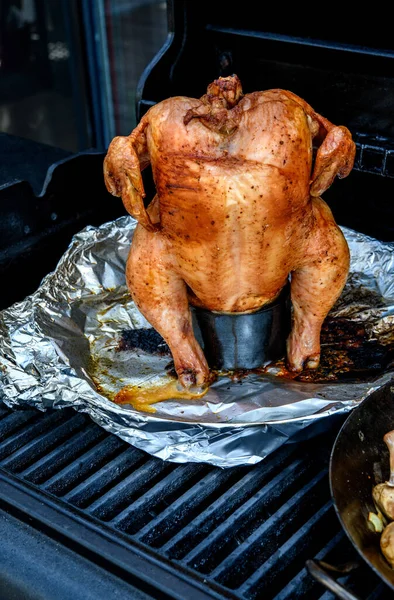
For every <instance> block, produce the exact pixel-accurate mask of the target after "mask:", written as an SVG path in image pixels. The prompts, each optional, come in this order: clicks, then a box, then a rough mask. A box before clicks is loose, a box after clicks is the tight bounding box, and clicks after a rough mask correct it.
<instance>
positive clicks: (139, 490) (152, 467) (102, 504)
mask: <svg viewBox="0 0 394 600" xmlns="http://www.w3.org/2000/svg"><path fill="white" fill-rule="evenodd" d="M173 468H174V466H173V465H172V463H166V462H164V461H162V460H160V459H151V460H149V461H148V462H146V463H145V464H143V465H141V466H140V467H139V468H137V469H135V470H133V472H132V473H131V474H130V475H128V476H127V477H126V478H125V479H123V480H122V481H120V482H119V483H118V484H117V485H115V486H114V487H113V488H111V489H110V490H109V491H108V492H106V493H105V494H102V495H101V496H100V498H98V499H97V500H96V501H95V502H93V503H92V504H91V505H90V506H89V507H88V508H87V510H88V512H89V513H91V514H92V515H94V516H95V517H97V518H98V519H102V520H103V521H109V520H111V519H113V518H114V517H115V516H116V515H118V514H119V512H120V511H121V510H123V509H124V508H125V507H126V506H127V505H128V504H129V503H130V502H131V501H133V500H134V499H135V498H137V497H139V496H141V495H142V494H144V493H146V492H147V491H148V490H149V489H150V488H151V487H153V486H154V485H155V483H156V482H157V480H158V479H159V478H161V477H164V476H165V475H166V474H167V473H168V471H170V470H171V469H173ZM178 468H179V467H177V468H176V470H178Z"/></svg>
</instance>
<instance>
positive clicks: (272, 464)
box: [0, 405, 387, 600]
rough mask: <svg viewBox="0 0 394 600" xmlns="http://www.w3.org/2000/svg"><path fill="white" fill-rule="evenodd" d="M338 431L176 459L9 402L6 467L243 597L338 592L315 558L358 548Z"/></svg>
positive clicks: (363, 591)
mask: <svg viewBox="0 0 394 600" xmlns="http://www.w3.org/2000/svg"><path fill="white" fill-rule="evenodd" d="M332 441H333V440H332V435H331V436H329V435H326V436H325V437H323V438H319V439H316V440H312V441H309V442H306V443H304V444H301V445H296V444H294V445H288V446H284V447H282V448H280V449H279V450H278V451H276V452H275V454H273V455H272V456H270V457H268V459H266V460H265V461H263V462H262V463H260V464H258V465H256V466H254V467H238V468H234V469H218V468H214V467H210V466H208V465H198V464H182V465H175V464H172V463H165V462H163V461H161V460H160V459H156V458H152V457H150V456H148V455H147V454H145V453H144V452H142V451H140V450H137V449H135V448H133V447H130V446H129V445H128V444H126V443H125V442H123V441H122V440H119V439H118V438H116V437H115V436H113V435H111V434H108V433H106V432H105V431H103V430H102V429H101V428H100V427H98V426H97V425H95V424H93V423H92V422H91V420H90V419H89V417H87V416H86V415H82V414H76V413H75V412H74V411H73V410H71V409H70V410H68V409H67V410H62V411H53V412H47V413H44V414H42V413H39V412H38V411H35V410H17V411H15V412H11V411H9V410H8V409H7V408H5V407H4V406H2V405H0V467H2V468H3V469H5V470H6V471H7V472H9V473H11V474H13V475H16V476H18V477H19V478H20V479H22V480H27V481H28V482H30V483H32V484H34V486H36V489H39V490H41V491H42V492H45V493H49V494H51V495H54V496H56V497H58V498H59V499H61V501H62V502H63V503H64V505H65V506H67V505H72V506H75V507H77V508H78V509H80V510H82V511H83V513H84V514H85V515H86V516H88V517H89V518H94V519H95V520H96V521H98V522H101V523H105V524H106V526H107V527H109V528H110V529H111V530H112V531H113V532H116V531H119V532H121V533H122V535H125V536H126V538H127V539H136V540H138V541H139V542H142V543H143V544H145V545H147V546H149V547H151V548H153V549H155V551H156V552H157V553H158V555H160V556H163V557H165V558H167V559H170V560H171V561H172V563H173V564H174V565H179V567H180V568H182V569H183V572H185V571H186V572H198V573H200V574H202V575H203V576H204V578H205V581H206V582H207V585H209V584H210V582H212V583H215V584H216V586H219V589H222V590H223V597H225V595H226V597H228V594H229V593H231V594H232V595H231V597H235V598H239V599H242V600H257V599H258V598H263V597H264V598H267V599H270V598H277V599H280V600H285V599H288V600H290V599H292V600H297V599H298V598H300V599H301V598H302V599H305V598H306V599H308V598H310V599H320V600H329V599H331V600H332V598H333V596H332V595H331V594H329V593H328V592H324V590H323V588H322V587H321V586H320V585H319V584H317V583H315V582H314V581H313V580H312V579H311V578H310V577H309V575H308V574H307V572H306V570H305V568H304V565H305V561H306V560H307V559H308V558H313V557H316V558H318V559H325V560H327V561H328V562H329V561H330V559H331V561H332V563H333V564H338V563H340V562H343V561H344V560H349V557H350V558H351V559H353V560H354V559H355V558H356V557H355V553H354V551H353V549H352V548H351V546H350V543H349V542H348V541H347V539H346V538H345V535H344V533H343V532H342V529H341V528H340V525H339V522H338V520H337V518H336V516H335V513H334V510H333V507H332V505H331V501H330V494H329V489H328V478H327V464H328V457H329V450H330V448H331V445H332ZM341 581H346V585H348V586H349V587H351V588H352V589H353V590H354V591H355V593H356V592H357V593H358V594H359V595H360V598H365V599H368V600H373V599H375V598H376V599H377V598H379V599H380V598H384V597H385V594H386V593H387V591H386V587H385V586H384V585H383V584H381V583H380V581H379V580H378V579H377V578H376V576H375V575H374V574H373V573H372V571H370V570H369V569H358V570H357V571H356V572H355V573H353V574H350V575H348V576H347V578H346V579H345V580H341ZM216 589H218V588H217V587H216ZM226 590H227V592H226ZM234 594H235V595H234Z"/></svg>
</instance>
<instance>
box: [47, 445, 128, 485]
mask: <svg viewBox="0 0 394 600" xmlns="http://www.w3.org/2000/svg"><path fill="white" fill-rule="evenodd" d="M125 445H126V444H125V442H122V440H120V439H119V438H117V437H115V436H114V435H111V436H109V437H108V438H106V439H105V440H103V441H102V442H99V443H98V444H96V445H95V446H93V448H91V449H90V450H88V451H87V452H85V454H84V455H83V456H80V457H79V459H78V460H77V461H74V462H72V463H71V464H69V465H67V466H66V467H63V469H61V470H60V471H59V472H58V473H56V474H55V475H52V477H51V478H50V479H48V481H46V482H45V484H43V486H42V487H43V488H44V489H45V490H46V491H47V492H51V493H52V494H55V495H56V496H61V495H63V494H65V493H66V492H68V491H69V490H70V489H72V488H74V487H75V486H76V485H78V484H79V483H80V482H81V481H83V480H84V479H85V477H87V476H88V475H90V474H91V473H93V472H94V471H95V470H97V469H99V468H100V467H101V466H102V465H103V464H105V463H106V462H107V461H108V460H111V458H113V457H114V455H116V454H118V453H119V452H120V451H121V450H122V448H124V446H125Z"/></svg>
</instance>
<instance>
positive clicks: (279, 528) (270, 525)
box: [210, 471, 327, 588]
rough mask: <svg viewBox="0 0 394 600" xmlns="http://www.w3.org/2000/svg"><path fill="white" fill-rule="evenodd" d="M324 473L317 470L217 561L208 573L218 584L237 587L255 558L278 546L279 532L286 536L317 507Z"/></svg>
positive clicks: (280, 536) (262, 558) (259, 557)
mask: <svg viewBox="0 0 394 600" xmlns="http://www.w3.org/2000/svg"><path fill="white" fill-rule="evenodd" d="M326 477H327V472H326V471H320V473H318V474H317V475H316V477H314V478H313V479H312V480H311V481H309V482H308V483H307V484H306V485H304V486H303V488H301V489H300V490H299V491H298V492H297V493H296V494H294V496H292V497H291V498H290V500H288V501H287V502H286V503H285V504H283V505H282V506H281V507H280V508H279V509H278V510H276V511H275V512H274V514H272V515H271V516H269V517H268V519H267V520H265V521H264V522H263V524H262V525H260V527H258V528H257V529H256V530H255V531H254V532H253V533H252V534H251V535H249V536H248V537H247V538H246V539H245V540H244V541H243V542H241V543H240V545H239V546H237V547H236V548H235V550H233V552H231V554H229V555H228V556H227V558H225V560H223V561H222V562H221V563H219V565H218V566H217V567H216V569H215V570H214V571H212V572H211V573H210V577H211V578H213V579H215V580H216V581H218V582H219V583H221V584H222V585H229V587H231V588H232V587H238V586H239V585H240V584H241V583H242V582H243V581H244V580H245V579H246V578H247V577H248V576H249V575H250V571H251V570H254V566H253V563H254V561H255V560H259V562H260V564H261V562H263V561H264V560H265V559H264V555H265V554H267V558H268V556H269V555H270V554H272V553H273V552H274V551H275V550H276V549H277V548H278V546H279V545H280V543H281V539H283V536H286V537H287V538H288V537H289V536H290V533H292V532H293V531H294V530H295V529H296V528H298V527H299V524H300V523H302V522H303V521H302V519H303V518H304V517H305V512H306V511H308V510H315V509H316V504H318V503H319V508H320V507H321V505H322V502H321V499H320V494H319V492H320V487H321V486H320V487H319V485H318V484H320V483H321V482H323V481H325V479H326ZM313 492H315V494H314V495H313Z"/></svg>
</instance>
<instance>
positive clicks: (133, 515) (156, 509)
mask: <svg viewBox="0 0 394 600" xmlns="http://www.w3.org/2000/svg"><path fill="white" fill-rule="evenodd" d="M206 471H207V467H206V466H205V465H200V464H185V465H182V466H180V467H178V468H175V469H174V470H173V471H172V472H170V473H169V474H168V475H166V477H164V479H162V480H161V481H159V482H158V483H157V484H156V485H155V486H153V488H152V489H150V490H149V491H148V492H146V493H145V494H144V495H143V496H142V497H141V498H138V499H137V500H135V501H134V502H133V503H132V504H131V505H130V506H128V507H127V508H125V509H124V510H123V511H122V512H121V513H119V514H118V515H117V516H116V517H115V518H114V519H113V520H112V522H111V524H112V525H113V526H114V527H116V528H117V529H121V530H122V531H127V533H129V534H134V533H136V532H137V531H139V530H140V529H141V528H142V527H143V525H145V524H146V523H147V522H149V521H151V520H152V517H154V516H156V515H157V514H161V512H162V510H163V508H166V507H167V506H168V505H169V504H170V503H171V502H172V499H173V497H174V496H175V497H176V495H179V493H181V492H182V490H183V489H184V488H185V487H186V486H189V485H190V483H191V481H192V482H194V481H195V479H196V478H197V477H198V478H199V479H201V477H202V476H203V475H204V473H205V472H206Z"/></svg>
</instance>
